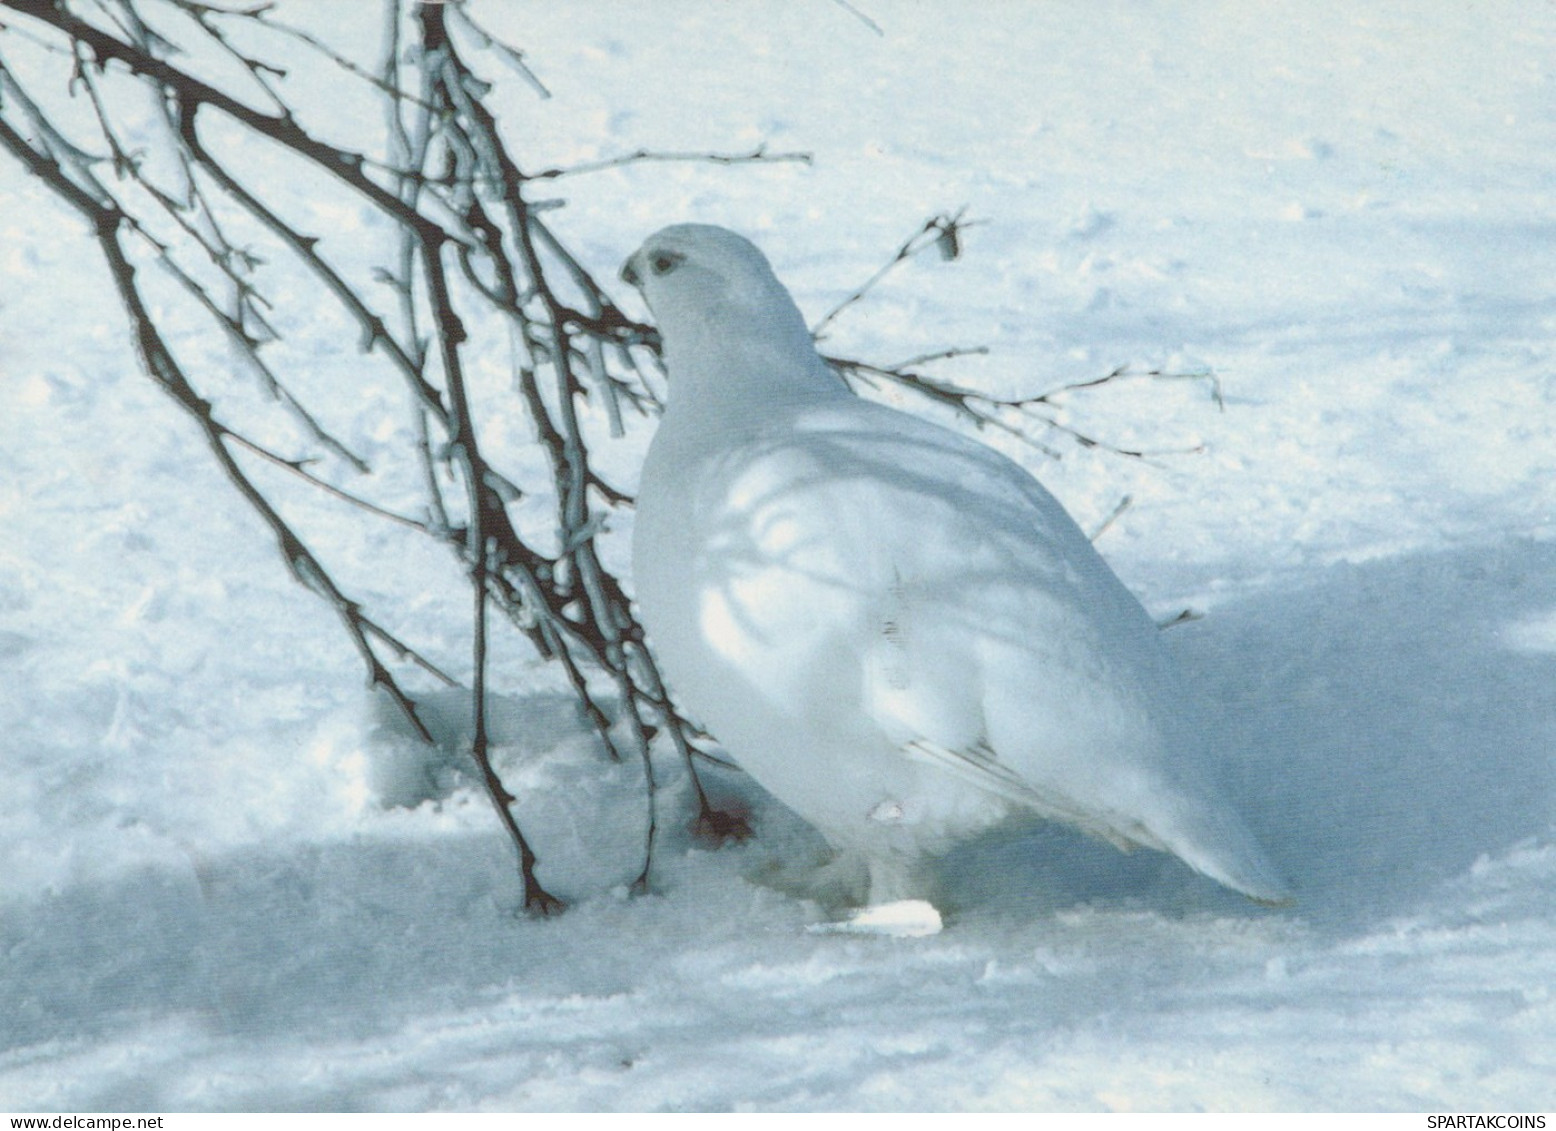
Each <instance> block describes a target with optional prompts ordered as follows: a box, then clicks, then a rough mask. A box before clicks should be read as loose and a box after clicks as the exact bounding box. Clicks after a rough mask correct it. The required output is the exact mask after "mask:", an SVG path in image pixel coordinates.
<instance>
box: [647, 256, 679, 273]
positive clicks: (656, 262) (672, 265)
mask: <svg viewBox="0 0 1556 1131" xmlns="http://www.w3.org/2000/svg"><path fill="white" fill-rule="evenodd" d="M685 258H686V256H684V255H680V254H678V253H676V252H673V251H661V252H660V253H659V254H658V255H656V256H654V258H652V259H650V260H649V261H648V266H649V267H650V269H652V271H653V272H654V274H656V275H668V274H669V273H670V272H671V271H674V270H675V269H676V267H677V266H678V265H679V264H680V263H681V262H682V261H683V260H684V259H685Z"/></svg>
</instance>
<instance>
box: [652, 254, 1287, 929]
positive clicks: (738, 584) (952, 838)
mask: <svg viewBox="0 0 1556 1131" xmlns="http://www.w3.org/2000/svg"><path fill="white" fill-rule="evenodd" d="M623 276H624V277H625V278H626V279H627V280H628V281H629V282H632V283H634V284H635V285H637V286H638V287H639V288H640V289H641V290H642V292H643V294H644V297H645V299H646V300H647V302H648V304H649V307H650V308H651V309H652V311H653V313H654V316H655V318H656V319H657V321H658V324H659V329H660V333H661V335H662V337H663V343H664V356H665V362H666V366H667V369H668V372H669V375H670V401H669V407H668V409H667V411H666V413H665V417H664V420H663V422H662V423H661V425H660V428H659V431H658V433H657V435H656V436H655V437H654V440H653V443H652V444H651V445H650V447H649V452H648V458H647V461H646V463H645V465H644V469H643V478H642V485H641V488H640V490H639V494H638V514H637V520H636V529H635V537H634V544H633V571H634V579H635V584H636V589H637V598H638V602H639V605H640V608H641V612H642V617H643V622H644V625H645V627H646V629H647V631H648V637H649V642H650V644H651V645H652V647H653V648H654V650H655V653H656V654H657V656H658V657H659V659H660V662H661V664H662V666H663V668H664V670H665V672H666V675H667V676H668V678H669V680H670V683H671V686H672V689H673V690H674V691H675V693H676V694H677V695H678V697H679V698H680V699H681V700H682V701H683V702H684V703H685V704H686V706H687V707H688V708H689V709H690V710H691V711H692V712H693V713H695V714H696V715H698V716H699V717H700V718H701V719H702V720H703V721H704V722H705V723H706V724H707V726H708V727H709V729H710V730H711V731H712V732H713V734H714V735H715V736H716V737H717V738H718V739H719V740H720V741H721V742H722V743H723V744H724V745H725V747H726V748H727V749H728V750H729V752H730V753H731V754H732V755H733V756H734V758H735V759H736V760H737V761H738V762H739V763H740V764H741V765H742V766H743V767H744V768H745V769H746V770H747V771H748V772H749V773H750V774H751V775H752V776H753V777H754V778H756V780H757V781H759V782H760V783H762V785H763V786H765V787H766V788H767V789H768V790H770V791H771V792H772V793H773V794H775V795H776V796H777V797H778V798H779V799H780V800H782V801H783V802H785V803H786V804H787V805H789V806H790V807H791V808H792V809H794V810H795V811H796V812H797V813H799V814H800V816H802V817H804V818H805V819H806V820H808V821H810V822H811V823H812V824H814V825H815V826H816V827H817V828H818V829H819V830H820V831H821V832H822V833H823V834H824V835H825V836H826V837H827V839H828V840H829V841H831V842H832V843H833V844H834V845H835V846H836V847H838V848H839V849H841V850H844V851H849V852H853V853H856V854H858V855H859V856H861V857H862V858H863V859H864V860H865V861H866V863H867V864H868V866H869V874H870V898H871V900H872V901H873V902H885V901H890V900H902V899H911V898H918V897H921V896H923V895H924V894H925V886H924V885H925V875H924V869H923V868H922V864H923V863H924V861H925V860H926V859H928V858H932V857H934V856H936V855H938V854H940V853H943V852H945V851H946V850H948V849H950V848H951V847H953V846H954V845H956V844H957V843H959V842H961V841H963V840H965V839H967V838H969V837H972V836H975V835H977V834H979V833H981V832H983V831H985V830H987V829H990V828H992V827H994V826H996V825H999V824H1002V823H1004V822H1005V821H1007V820H1009V819H1011V818H1013V817H1017V816H1020V815H1023V814H1036V815H1038V816H1041V817H1046V818H1050V819H1053V820H1057V821H1062V822H1065V823H1068V824H1070V825H1073V826H1076V827H1078V828H1080V829H1083V830H1085V831H1086V832H1089V833H1091V834H1093V835H1096V836H1100V837H1103V838H1105V839H1107V840H1110V841H1112V842H1113V843H1115V844H1118V845H1120V846H1121V847H1129V846H1134V845H1141V846H1145V847H1149V848H1154V849H1160V850H1163V851H1168V852H1172V853H1175V854H1176V855H1178V856H1179V857H1181V858H1182V859H1183V860H1184V861H1186V862H1187V863H1188V864H1189V865H1191V866H1192V867H1194V868H1196V869H1198V870H1199V871H1201V872H1203V873H1205V874H1206V875H1208V876H1211V877H1212V878H1214V879H1216V880H1218V881H1220V882H1221V883H1223V884H1226V885H1227V886H1229V887H1232V888H1235V889H1237V890H1239V891H1242V892H1245V893H1246V894H1248V895H1250V896H1253V897H1254V898H1257V899H1262V900H1270V901H1278V900H1281V899H1283V898H1284V897H1285V894H1286V892H1285V887H1284V885H1283V884H1282V883H1281V881H1280V879H1279V878H1278V876H1277V875H1276V874H1275V872H1274V870H1273V868H1271V866H1270V865H1269V864H1268V862H1267V861H1266V859H1265V857H1264V854H1263V853H1262V851H1261V850H1260V848H1259V847H1258V845H1257V844H1256V843H1255V842H1254V840H1253V838H1252V837H1251V836H1250V835H1249V833H1248V832H1247V830H1246V829H1245V827H1244V825H1243V823H1242V821H1241V820H1240V818H1239V817H1238V816H1237V815H1236V814H1235V813H1234V812H1233V811H1232V810H1231V808H1230V807H1229V806H1228V804H1227V803H1226V802H1225V800H1224V799H1223V797H1222V796H1221V794H1220V791H1219V790H1218V789H1217V788H1216V786H1215V784H1214V782H1213V781H1212V780H1211V778H1210V775H1209V773H1208V772H1207V769H1206V765H1205V762H1206V758H1205V754H1204V752H1203V750H1202V749H1201V747H1200V746H1199V745H1198V744H1197V741H1196V740H1197V738H1198V736H1197V735H1196V734H1195V733H1193V728H1192V725H1191V724H1189V723H1188V722H1187V720H1188V719H1190V718H1191V717H1192V711H1191V710H1189V700H1188V697H1187V696H1186V694H1185V692H1184V690H1183V689H1182V688H1181V686H1180V685H1179V684H1178V683H1177V682H1176V681H1175V679H1174V677H1173V673H1172V671H1171V669H1170V665H1169V664H1168V662H1167V658H1166V656H1165V654H1164V652H1163V650H1162V646H1161V642H1160V640H1159V639H1158V632H1157V629H1156V627H1155V625H1154V624H1153V623H1152V622H1151V620H1150V619H1149V617H1148V616H1147V615H1146V613H1145V611H1144V609H1142V608H1141V606H1140V604H1139V602H1137V601H1136V600H1135V599H1134V597H1133V596H1132V595H1131V594H1130V593H1129V592H1128V591H1127V590H1126V589H1125V588H1124V586H1123V584H1122V583H1121V582H1120V581H1119V580H1118V579H1117V577H1115V576H1114V575H1113V573H1112V571H1111V570H1109V568H1108V567H1107V565H1106V564H1105V563H1104V562H1103V561H1102V559H1101V558H1100V557H1099V556H1098V555H1097V553H1096V551H1095V550H1094V549H1093V548H1092V546H1091V544H1090V542H1089V541H1087V539H1086V537H1085V536H1084V535H1083V534H1082V533H1081V531H1080V530H1079V528H1078V527H1076V525H1075V523H1074V521H1073V520H1071V518H1070V517H1069V515H1068V514H1066V513H1065V511H1064V509H1063V508H1062V507H1061V506H1060V505H1059V503H1058V502H1057V501H1056V500H1055V499H1054V498H1053V497H1052V496H1051V495H1050V494H1049V493H1048V492H1047V491H1046V490H1044V489H1043V487H1042V486H1041V485H1039V484H1038V483H1037V481H1036V480H1034V479H1033V478H1032V477H1031V476H1030V475H1028V474H1027V473H1026V472H1025V471H1024V470H1022V469H1021V468H1020V467H1018V466H1017V465H1016V464H1015V463H1013V462H1011V461H1010V460H1008V459H1006V458H1005V457H1004V456H1002V455H1000V454H998V453H996V452H994V451H993V450H991V449H989V448H987V447H985V446H983V445H981V444H978V443H976V442H975V441H973V440H970V439H968V438H966V437H963V436H961V435H958V434H956V433H954V432H951V431H949V430H947V429H944V428H941V427H939V426H937V425H934V424H931V423H929V422H927V421H923V420H920V419H919V418H917V417H914V416H910V415H908V414H906V413H901V412H897V411H895V410H893V409H890V408H887V407H885V406H882V405H879V404H875V403H872V402H869V401H865V400H862V399H860V398H858V397H855V396H854V395H853V394H852V393H851V392H850V391H849V390H848V389H847V388H846V387H845V386H844V385H843V384H842V382H841V381H840V379H839V378H838V377H837V375H836V374H834V373H833V372H832V371H831V370H830V369H829V368H828V366H827V365H826V363H825V362H823V361H822V360H821V358H820V357H819V356H818V354H817V353H816V351H815V349H814V347H813V345H812V343H811V339H810V335H809V333H808V331H807V329H806V326H805V322H804V319H803V318H802V317H801V315H800V313H799V310H798V309H797V308H796V307H795V305H794V302H793V300H792V299H791V298H790V297H789V294H788V292H787V291H786V290H785V289H784V288H783V286H782V284H781V283H779V282H778V280H777V278H776V277H775V276H774V275H773V272H772V269H771V267H770V266H769V265H768V263H767V260H766V259H765V258H764V257H763V256H762V254H761V252H759V251H758V250H757V249H756V248H755V247H754V246H753V245H752V244H751V243H749V242H748V241H747V240H745V239H743V238H742V237H740V236H738V235H736V234H734V233H733V232H729V231H726V230H724V229H722V228H715V227H709V226H705V225H695V224H685V225H677V226H675V227H671V228H666V229H664V230H663V231H661V232H659V233H657V234H656V235H654V236H653V237H651V238H650V239H649V240H648V241H647V242H646V243H645V244H644V245H643V247H642V248H640V249H639V250H638V251H637V252H636V253H635V254H634V255H633V256H632V257H631V258H630V259H629V260H628V261H627V265H626V267H624V268H623Z"/></svg>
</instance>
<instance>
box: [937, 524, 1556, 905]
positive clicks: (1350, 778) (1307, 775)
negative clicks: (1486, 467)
mask: <svg viewBox="0 0 1556 1131" xmlns="http://www.w3.org/2000/svg"><path fill="white" fill-rule="evenodd" d="M1168 641H1169V646H1170V647H1171V648H1172V650H1173V651H1174V653H1175V654H1176V656H1177V657H1178V659H1179V660H1180V662H1181V663H1182V664H1183V666H1184V669H1185V673H1186V675H1187V676H1188V678H1189V679H1190V681H1191V682H1192V683H1193V684H1194V685H1195V686H1196V687H1198V689H1199V690H1200V692H1201V694H1203V695H1205V696H1206V697H1207V698H1208V700H1209V701H1210V703H1211V706H1212V708H1213V710H1212V715H1213V717H1215V718H1216V719H1217V723H1216V725H1217V727H1218V728H1219V735H1218V737H1219V738H1220V739H1221V741H1222V743H1223V749H1224V751H1225V752H1226V757H1225V775H1226V776H1225V782H1226V785H1227V790H1228V793H1229V794H1230V796H1231V799H1232V801H1233V802H1234V803H1235V804H1236V805H1237V806H1238V808H1239V809H1240V810H1241V811H1242V812H1243V814H1244V815H1245V816H1246V818H1247V820H1248V823H1249V825H1250V827H1251V828H1252V829H1253V831H1254V832H1255V834H1256V835H1257V836H1258V837H1259V838H1260V840H1261V841H1262V842H1263V843H1264V845H1265V846H1266V848H1267V849H1268V850H1269V853H1270V855H1271V857H1272V858H1273V859H1274V861H1275V863H1276V864H1277V866H1279V867H1280V868H1281V869H1282V871H1283V872H1284V873H1285V875H1286V876H1287V877H1288V878H1289V879H1290V880H1291V882H1292V884H1293V887H1294V888H1295V889H1296V903H1295V905H1294V906H1293V907H1291V908H1290V909H1286V910H1284V911H1282V912H1281V913H1282V914H1288V915H1291V916H1293V917H1295V918H1297V919H1299V920H1301V921H1304V922H1306V923H1308V924H1310V925H1311V926H1313V927H1316V928H1318V929H1320V930H1323V931H1326V932H1335V933H1339V934H1345V933H1350V932H1353V931H1360V930H1364V929H1366V928H1367V927H1369V926H1370V925H1372V924H1375V923H1377V922H1379V921H1382V920H1385V919H1387V918H1389V917H1392V916H1396V915H1403V914H1407V913H1409V912H1410V911H1411V910H1412V908H1415V907H1418V906H1419V905H1420V904H1421V903H1422V902H1423V901H1430V899H1431V895H1432V892H1433V890H1434V889H1435V888H1436V887H1438V886H1439V885H1440V884H1442V883H1443V882H1444V881H1446V880H1448V879H1450V878H1452V877H1455V876H1458V875H1461V874H1462V873H1464V872H1465V871H1466V870H1467V869H1468V868H1469V867H1470V866H1471V865H1472V864H1474V863H1475V861H1476V860H1477V859H1478V858H1480V857H1482V856H1493V857H1494V856H1496V855H1498V854H1500V853H1502V852H1504V851H1506V850H1507V849H1509V848H1510V847H1512V846H1513V845H1515V844H1518V843H1519V842H1521V841H1526V840H1529V839H1530V838H1537V837H1543V836H1545V835H1547V834H1549V833H1550V831H1551V828H1552V823H1553V819H1556V545H1553V544H1549V543H1546V544H1540V543H1516V542H1515V543H1511V544H1509V545H1507V546H1504V547H1498V548H1494V549H1476V550H1463V551H1456V552H1448V553H1436V554H1420V555H1416V556H1408V557H1402V558H1394V559H1389V560H1381V561H1373V562H1368V563H1365V564H1342V565H1336V566H1333V567H1331V568H1329V569H1327V570H1326V571H1324V572H1323V573H1322V574H1321V575H1320V578H1319V580H1318V581H1317V583H1316V584H1313V585H1311V586H1306V587H1303V588H1300V589H1296V590H1269V591H1265V592H1261V593H1258V594H1255V595H1253V596H1250V597H1247V598H1245V599H1242V600H1239V601H1235V602H1229V603H1227V604H1225V605H1222V606H1218V607H1216V608H1215V610H1214V611H1213V612H1212V613H1211V614H1210V615H1209V616H1207V617H1206V618H1204V619H1203V620H1200V621H1197V622H1193V623H1191V624H1188V625H1184V626H1182V627H1178V628H1174V629H1172V630H1171V631H1170V632H1169V634H1168ZM976 855H977V857H978V858H977V859H969V858H967V857H963V858H961V859H954V860H952V861H951V862H950V868H949V871H950V873H951V874H952V875H953V876H954V882H957V883H962V884H965V885H966V887H967V888H968V893H967V898H968V899H969V900H970V901H972V902H974V903H987V902H989V901H991V900H994V899H1002V900H1004V899H1014V900H1017V901H1019V900H1021V899H1023V898H1025V899H1028V900H1040V901H1042V902H1045V903H1047V902H1051V901H1054V900H1058V901H1060V902H1061V903H1063V902H1076V901H1079V902H1087V901H1104V902H1105V901H1111V900H1116V899H1118V898H1120V897H1123V898H1125V899H1128V900H1132V901H1141V902H1144V903H1145V904H1146V905H1147V906H1155V907H1158V908H1165V907H1173V906H1176V907H1177V908H1179V909H1180V910H1183V911H1189V910H1214V911H1217V912H1222V911H1235V910H1236V908H1237V907H1238V906H1239V904H1243V901H1242V900H1241V899H1240V898H1239V897H1237V896H1235V895H1232V894H1231V893H1225V892H1220V891H1217V890H1214V889H1213V886H1212V885H1210V884H1209V882H1208V881H1202V880H1200V879H1199V878H1197V877H1194V876H1192V875H1191V874H1190V873H1189V872H1188V870H1187V869H1185V868H1183V867H1182V866H1181V865H1178V864H1177V863H1176V862H1175V861H1172V860H1169V859H1167V858H1166V857H1161V856H1158V855H1157V854H1154V853H1137V854H1135V855H1134V856H1131V857H1125V856H1122V855H1119V854H1117V853H1115V852H1113V850H1111V849H1110V848H1107V847H1106V846H1101V845H1095V844H1091V843H1089V842H1086V841H1084V840H1083V839H1082V838H1080V837H1079V836H1075V835H1072V834H1070V833H1068V832H1065V831H1063V830H1059V829H1044V830H1041V831H1040V832H1036V833H1033V834H1030V835H1027V836H1024V837H1021V838H1019V839H1017V840H1014V841H1011V842H1007V843H1005V844H1002V845H1000V846H998V847H995V848H986V849H980V850H978V852H977V854H976ZM1016 877H1021V880H1020V881H1019V883H1018V881H1017V879H1016ZM1243 905H1244V906H1246V904H1243Z"/></svg>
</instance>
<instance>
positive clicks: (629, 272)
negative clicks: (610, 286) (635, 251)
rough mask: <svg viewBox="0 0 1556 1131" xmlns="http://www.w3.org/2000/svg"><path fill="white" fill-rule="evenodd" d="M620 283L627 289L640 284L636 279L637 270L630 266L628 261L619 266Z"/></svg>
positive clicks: (630, 263) (639, 280) (630, 261)
mask: <svg viewBox="0 0 1556 1131" xmlns="http://www.w3.org/2000/svg"><path fill="white" fill-rule="evenodd" d="M621 281H622V282H623V283H626V284H627V286H629V287H636V286H638V285H639V284H640V283H641V282H642V280H641V279H639V278H638V272H637V268H636V267H634V266H632V260H630V259H629V260H627V261H626V262H625V263H623V264H622V265H621Z"/></svg>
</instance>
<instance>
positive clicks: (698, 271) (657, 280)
mask: <svg viewBox="0 0 1556 1131" xmlns="http://www.w3.org/2000/svg"><path fill="white" fill-rule="evenodd" d="M621 277H622V279H623V280H624V281H625V282H627V283H630V284H631V285H632V286H634V287H636V288H637V289H638V290H639V291H640V292H641V293H642V295H643V299H644V301H645V302H647V303H648V306H649V309H650V310H652V311H653V312H654V318H655V320H656V321H657V322H658V323H659V330H660V333H661V334H663V335H664V338H665V343H666V347H667V349H668V350H669V351H670V352H672V353H673V352H675V349H676V344H677V340H678V339H682V338H700V337H701V336H702V335H703V334H704V333H706V332H707V330H708V328H709V327H710V326H716V327H719V328H720V329H722V330H726V331H727V330H737V331H738V332H739V333H741V334H745V335H756V336H760V337H776V338H780V339H785V340H793V341H795V342H803V343H804V344H805V345H806V346H807V347H808V346H809V343H810V333H809V331H808V330H807V329H806V328H805V319H804V317H803V316H802V315H801V314H800V312H799V308H798V307H796V306H795V305H794V300H793V299H792V298H790V297H789V292H788V291H787V290H785V289H784V286H783V284H782V283H780V282H779V281H778V278H777V276H776V275H774V274H773V269H772V266H771V265H770V264H769V263H768V262H767V257H766V256H764V255H763V254H762V253H761V252H760V251H758V250H757V248H756V245H755V244H753V243H752V242H751V241H750V240H748V239H746V238H745V237H744V236H740V235H737V234H736V233H734V232H731V231H730V230H729V229H727V228H719V227H715V226H713V225H711V224H675V225H672V226H671V227H668V228H663V229H661V230H659V231H658V232H655V233H654V234H653V235H652V236H650V237H649V238H648V239H647V240H645V241H644V243H643V246H642V247H640V248H638V250H637V251H635V252H633V254H632V255H631V256H630V257H629V258H628V259H627V262H626V263H625V265H623V267H622V269H621Z"/></svg>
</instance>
